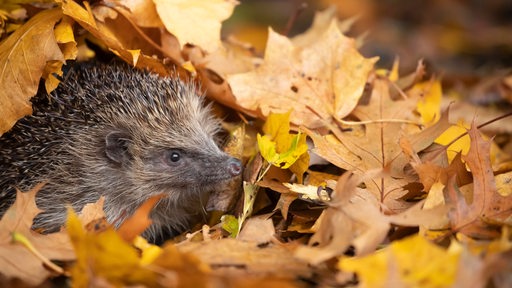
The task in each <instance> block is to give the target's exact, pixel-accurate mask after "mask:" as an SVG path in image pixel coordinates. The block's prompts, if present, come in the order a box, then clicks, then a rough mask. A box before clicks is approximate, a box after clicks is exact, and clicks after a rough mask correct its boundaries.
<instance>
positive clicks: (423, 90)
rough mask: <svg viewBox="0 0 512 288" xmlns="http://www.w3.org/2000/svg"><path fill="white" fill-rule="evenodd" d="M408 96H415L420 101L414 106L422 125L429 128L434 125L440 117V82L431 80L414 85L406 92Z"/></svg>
mask: <svg viewBox="0 0 512 288" xmlns="http://www.w3.org/2000/svg"><path fill="white" fill-rule="evenodd" d="M407 94H409V95H417V96H416V97H419V98H420V100H419V101H418V104H416V107H417V110H418V112H419V113H420V115H421V121H422V123H423V124H425V125H427V126H430V125H432V124H433V123H436V122H437V120H439V118H440V116H441V97H442V96H443V91H442V90H441V82H440V81H439V80H435V79H432V80H430V81H426V82H421V83H417V84H415V85H414V86H413V87H412V88H411V89H410V90H409V91H408V92H407Z"/></svg>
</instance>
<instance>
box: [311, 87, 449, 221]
mask: <svg viewBox="0 0 512 288" xmlns="http://www.w3.org/2000/svg"><path fill="white" fill-rule="evenodd" d="M415 105H416V100H415V99H414V98H409V99H405V100H398V101H394V100H392V99H391V98H390V95H389V93H388V85H387V82H386V81H385V80H380V79H377V80H375V82H374V88H373V92H372V95H371V98H370V102H369V103H368V105H359V106H358V107H357V108H356V109H354V111H353V113H352V115H354V116H355V117H357V118H358V119H359V120H360V121H361V123H366V124H365V130H364V135H362V136H359V135H357V134H356V133H347V132H344V133H341V132H336V133H335V135H336V139H333V138H332V137H330V136H327V137H326V136H324V137H322V136H320V135H318V134H316V133H314V132H312V131H309V130H306V132H307V133H308V135H309V136H310V137H311V138H312V139H313V141H314V143H315V152H316V153H317V154H318V155H319V156H321V157H322V158H324V159H326V160H327V161H329V162H331V163H332V164H334V165H336V166H338V167H340V168H343V169H345V170H349V171H353V172H354V173H355V174H358V175H363V174H365V173H367V171H370V170H373V169H382V170H385V171H387V173H388V175H383V178H381V179H367V180H366V181H365V184H366V188H367V189H368V190H369V191H370V192H371V193H372V194H373V195H375V197H376V198H377V199H378V201H379V202H380V203H383V204H384V205H385V207H387V209H390V210H392V211H395V212H399V211H401V210H403V209H405V208H407V207H409V206H410V203H405V201H402V200H400V198H401V197H402V196H404V195H405V193H406V191H405V190H404V188H403V187H404V186H406V185H407V184H408V183H410V182H411V181H412V180H413V179H411V176H410V175H407V174H405V172H404V167H405V165H407V164H408V162H409V160H408V158H407V157H405V154H404V153H403V151H402V148H401V147H400V143H399V140H398V139H399V138H400V137H406V138H408V139H410V142H411V143H412V144H411V145H412V146H413V149H414V151H422V150H423V149H425V148H426V147H428V146H429V145H430V144H432V143H433V141H434V140H435V139H436V138H437V136H438V135H439V134H440V133H442V132H443V131H444V130H445V129H446V127H447V126H448V122H447V121H448V114H447V113H445V114H446V115H444V116H443V117H442V119H441V120H440V121H438V123H437V124H435V125H433V126H431V127H429V128H427V129H424V130H422V131H421V132H419V133H415V134H411V133H409V132H408V130H406V129H405V128H406V127H404V122H405V123H407V122H408V121H409V120H410V119H415V118H414V117H415V116H414V115H413V111H414V108H415ZM393 119H394V120H398V121H394V120H393ZM330 140H332V141H330Z"/></svg>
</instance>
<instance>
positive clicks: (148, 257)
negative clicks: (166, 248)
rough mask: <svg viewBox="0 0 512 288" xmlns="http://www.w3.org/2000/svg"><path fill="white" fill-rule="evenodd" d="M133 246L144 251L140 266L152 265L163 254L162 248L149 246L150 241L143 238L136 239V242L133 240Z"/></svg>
mask: <svg viewBox="0 0 512 288" xmlns="http://www.w3.org/2000/svg"><path fill="white" fill-rule="evenodd" d="M133 246H135V247H137V248H139V249H140V250H141V251H142V257H141V259H140V264H142V265H148V264H151V263H152V262H153V261H155V259H157V258H158V257H159V256H160V254H162V248H160V247H159V246H156V245H153V244H149V243H148V241H147V240H146V239H144V238H142V237H141V236H137V237H135V240H133Z"/></svg>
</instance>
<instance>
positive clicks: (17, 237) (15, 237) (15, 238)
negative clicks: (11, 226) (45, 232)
mask: <svg viewBox="0 0 512 288" xmlns="http://www.w3.org/2000/svg"><path fill="white" fill-rule="evenodd" d="M11 236H12V242H14V243H19V244H21V245H23V246H25V248H27V249H28V251H29V252H30V253H32V255H34V256H36V258H37V259H39V260H41V262H43V263H44V264H45V265H46V267H48V268H50V269H51V270H52V271H54V272H56V273H58V274H59V275H62V274H64V269H62V268H61V267H59V266H57V265H55V264H54V263H53V262H51V261H50V260H48V258H46V257H45V256H44V255H43V254H41V253H40V252H39V251H37V249H36V248H35V247H34V245H32V243H30V241H29V240H28V239H27V238H26V237H25V236H23V235H22V234H20V233H18V232H12V233H11Z"/></svg>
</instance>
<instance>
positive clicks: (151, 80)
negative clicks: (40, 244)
mask: <svg viewBox="0 0 512 288" xmlns="http://www.w3.org/2000/svg"><path fill="white" fill-rule="evenodd" d="M62 80H63V81H62V82H61V83H60V85H59V86H58V88H57V89H56V90H55V91H53V92H52V93H50V94H47V93H45V92H38V94H37V95H36V96H34V97H33V98H32V100H31V101H32V107H33V113H32V115H30V116H27V117H25V118H22V119H21V120H19V121H18V122H17V123H16V124H15V126H14V127H13V128H12V129H11V130H10V131H8V132H7V133H6V134H4V135H2V137H1V138H0V193H1V194H0V216H1V215H3V214H4V213H5V211H6V209H7V208H8V207H9V206H10V205H11V204H12V203H13V201H14V198H15V194H16V189H20V190H21V191H28V190H29V189H31V188H32V187H33V186H34V185H36V184H37V183H40V182H45V183H46V184H45V185H44V186H43V188H42V189H41V190H40V191H39V192H38V193H37V196H36V204H37V206H38V207H39V208H40V209H41V210H43V212H42V213H40V214H39V215H38V216H37V217H36V218H35V219H34V224H33V228H34V229H37V230H38V231H43V232H45V233H50V232H54V231H57V230H59V229H60V227H62V225H63V224H64V223H65V220H66V217H67V215H66V210H67V207H68V206H69V205H71V207H72V208H73V209H74V210H75V211H80V210H81V209H82V208H83V206H84V205H85V204H87V203H93V202H95V201H97V200H98V199H99V197H100V196H104V198H105V202H104V211H105V215H106V218H107V221H109V223H111V224H112V225H114V226H119V225H120V224H121V223H122V222H123V221H124V220H125V219H127V218H128V217H129V216H131V215H132V214H133V212H134V211H135V210H136V209H137V208H138V207H139V206H140V205H141V204H142V203H143V202H145V201H146V200H148V198H150V197H152V196H154V195H160V194H163V195H164V197H163V198H162V199H161V200H159V202H158V203H157V205H156V206H155V207H154V208H153V210H152V212H151V215H150V217H151V219H152V224H151V226H150V227H149V228H148V229H147V230H146V231H145V232H144V233H143V236H145V237H146V238H148V239H149V240H151V241H153V242H155V241H158V239H162V237H166V238H169V237H172V236H175V235H177V234H179V233H181V232H183V231H185V230H187V229H189V228H190V225H192V224H193V223H194V221H197V219H198V217H200V216H201V215H204V205H205V204H206V201H207V199H208V195H209V194H210V193H211V192H213V191H219V190H216V189H222V188H223V187H225V184H227V183H228V182H229V181H230V180H232V179H233V178H235V177H237V176H238V175H240V173H241V170H242V165H241V162H240V160H238V159H236V158H234V157H231V156H229V155H228V154H226V153H225V152H223V151H222V150H221V149H220V148H219V145H218V144H219V137H218V132H219V129H220V120H218V119H217V118H215V117H214V116H213V115H212V112H211V108H210V106H211V105H210V106H209V105H205V103H204V100H203V98H204V97H201V96H200V95H198V93H197V91H196V88H195V86H194V85H193V84H187V83H184V82H182V81H181V80H179V79H178V78H172V77H168V78H165V77H160V76H158V75H156V74H152V73H150V72H147V71H142V70H138V69H135V68H132V67H131V66H129V65H128V64H123V63H110V64H102V63H98V62H92V63H90V62H89V63H87V62H86V63H81V64H79V63H76V64H75V65H73V66H72V67H71V68H70V69H69V70H68V71H67V72H66V73H65V75H64V77H63V79H62ZM41 90H43V89H40V91H41Z"/></svg>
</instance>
